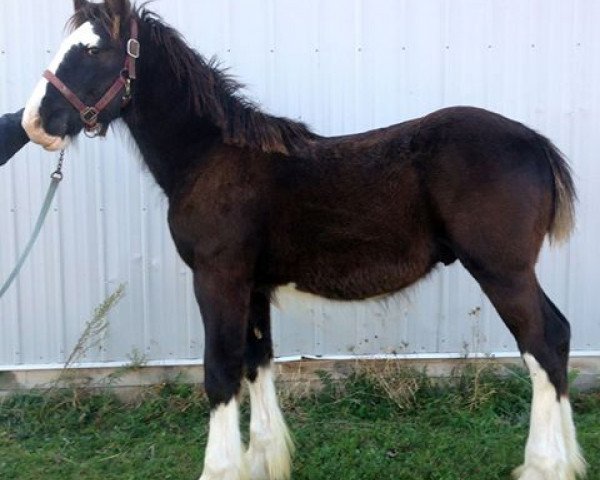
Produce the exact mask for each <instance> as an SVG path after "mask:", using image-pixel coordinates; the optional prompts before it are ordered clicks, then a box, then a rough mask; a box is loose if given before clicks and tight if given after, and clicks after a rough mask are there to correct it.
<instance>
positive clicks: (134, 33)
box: [43, 18, 140, 138]
mask: <svg viewBox="0 0 600 480" xmlns="http://www.w3.org/2000/svg"><path fill="white" fill-rule="evenodd" d="M139 57H140V42H139V41H138V24H137V22H136V21H135V19H134V18H132V19H131V38H130V39H129V40H127V56H126V57H125V66H124V67H123V69H122V70H121V72H120V73H119V76H118V77H117V79H116V80H115V82H114V83H113V84H112V86H111V87H110V88H109V89H108V90H107V91H106V93H105V94H104V95H103V96H102V98H101V99H100V100H98V103H96V104H95V105H94V106H91V107H90V106H88V105H86V104H85V103H83V102H82V101H81V100H80V99H79V97H78V96H77V95H75V94H74V93H73V91H72V90H71V89H70V88H69V87H67V86H66V85H65V84H64V83H63V82H62V81H61V80H60V79H59V78H58V77H57V76H56V75H54V74H53V73H52V72H51V71H50V70H46V71H44V75H43V77H44V78H45V79H46V80H48V81H49V82H50V83H51V84H52V85H54V86H55V87H56V89H57V90H58V91H59V92H60V93H61V94H62V95H63V97H65V98H66V99H67V100H68V101H69V103H70V104H71V105H73V106H74V107H75V108H76V109H77V111H78V112H79V116H80V117H81V121H82V122H83V124H84V132H85V135H86V136H88V137H91V138H93V137H96V136H98V135H104V134H105V133H106V128H105V127H104V126H103V125H102V124H101V123H99V122H98V116H99V115H100V112H102V110H104V109H105V108H106V107H107V106H108V105H109V104H110V102H112V101H113V100H114V98H115V97H116V96H117V95H118V94H119V92H121V90H123V89H125V94H124V95H123V97H122V102H121V108H124V107H125V106H126V105H127V104H128V103H129V101H130V100H131V81H132V80H135V79H136V78H137V75H136V70H135V61H136V60H137V59H138V58H139Z"/></svg>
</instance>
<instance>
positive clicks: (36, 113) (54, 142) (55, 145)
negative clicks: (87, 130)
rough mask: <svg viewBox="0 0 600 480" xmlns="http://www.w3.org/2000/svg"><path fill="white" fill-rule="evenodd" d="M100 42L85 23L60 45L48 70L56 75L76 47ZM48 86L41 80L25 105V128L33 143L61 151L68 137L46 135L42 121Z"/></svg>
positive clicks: (95, 44) (89, 25) (23, 123)
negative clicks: (68, 54) (42, 109)
mask: <svg viewBox="0 0 600 480" xmlns="http://www.w3.org/2000/svg"><path fill="white" fill-rule="evenodd" d="M99 42H100V37H99V36H98V35H96V34H95V33H94V29H93V26H92V24H91V23H90V22H85V23H84V24H83V25H81V26H80V27H79V28H78V29H76V30H75V31H73V33H71V34H70V35H69V36H68V37H67V38H66V39H65V40H64V41H63V42H62V44H61V45H60V48H59V49H58V52H56V55H55V56H54V58H53V59H52V62H50V65H48V68H47V70H50V71H51V72H52V73H54V74H56V71H57V70H58V67H59V66H60V64H61V63H62V61H63V59H64V58H65V55H66V54H67V53H68V52H69V50H71V48H72V47H74V46H75V45H80V44H81V45H84V46H86V47H93V46H97V45H98V43H99ZM47 86H48V80H46V79H45V78H42V79H40V81H39V82H38V83H37V85H36V87H35V89H34V90H33V93H32V94H31V97H29V100H28V101H27V104H26V105H25V111H24V112H23V122H22V125H23V128H24V129H25V131H26V132H27V135H28V136H29V138H30V139H31V141H32V142H35V143H38V144H40V145H42V146H43V147H44V148H45V149H46V150H52V151H53V150H61V149H63V148H65V147H66V145H67V144H68V142H69V141H68V137H67V138H64V139H63V138H61V137H54V136H52V135H49V134H48V133H46V131H45V130H44V128H43V126H42V122H41V119H40V105H41V104H42V99H43V98H44V96H45V95H46V88H47Z"/></svg>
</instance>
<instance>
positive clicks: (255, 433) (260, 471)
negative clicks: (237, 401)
mask: <svg viewBox="0 0 600 480" xmlns="http://www.w3.org/2000/svg"><path fill="white" fill-rule="evenodd" d="M249 390H250V406H251V409H252V410H251V414H250V445H249V448H248V451H247V452H246V458H247V461H248V464H249V465H250V473H251V478H252V480H288V479H289V478H290V475H291V467H292V460H291V459H292V453H293V450H294V445H293V442H292V439H291V437H290V434H289V432H288V429H287V425H286V424H285V420H284V419H283V415H282V414H281V410H280V409H279V404H278V402H277V393H276V391H275V383H274V381H273V372H272V368H271V367H270V366H269V367H260V368H259V369H258V376H257V377H256V380H255V381H254V382H249Z"/></svg>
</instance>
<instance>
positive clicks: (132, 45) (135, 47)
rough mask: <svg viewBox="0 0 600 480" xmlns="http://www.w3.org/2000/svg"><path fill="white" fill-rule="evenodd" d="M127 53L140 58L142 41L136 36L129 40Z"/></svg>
mask: <svg viewBox="0 0 600 480" xmlns="http://www.w3.org/2000/svg"><path fill="white" fill-rule="evenodd" d="M127 55H129V56H130V57H131V58H135V59H138V58H140V42H138V41H137V40H136V39H135V38H130V39H129V40H127Z"/></svg>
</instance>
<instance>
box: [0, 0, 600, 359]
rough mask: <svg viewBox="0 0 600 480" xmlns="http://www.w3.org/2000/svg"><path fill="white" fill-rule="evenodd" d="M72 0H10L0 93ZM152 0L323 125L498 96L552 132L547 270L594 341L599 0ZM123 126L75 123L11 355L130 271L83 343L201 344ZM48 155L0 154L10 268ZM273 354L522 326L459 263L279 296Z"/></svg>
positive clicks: (49, 342) (549, 282) (598, 262)
mask: <svg viewBox="0 0 600 480" xmlns="http://www.w3.org/2000/svg"><path fill="white" fill-rule="evenodd" d="M71 3H72V2H71V1H70V0H61V1H56V0H2V2H0V82H1V83H0V87H1V88H0V111H2V112H4V111H9V110H15V109H17V108H19V107H20V106H22V104H23V103H24V102H25V100H26V99H27V97H28V95H29V93H30V91H31V89H32V88H33V86H34V84H35V82H36V81H37V79H38V78H39V75H40V73H41V71H42V70H43V68H44V67H45V66H46V65H47V64H48V63H49V60H50V59H51V57H52V55H53V52H54V51H55V49H56V48H57V47H58V45H59V43H60V40H61V36H62V32H63V30H62V29H63V25H64V21H65V19H66V18H67V16H68V15H69V14H70V8H71ZM152 8H155V9H156V10H158V11H159V12H160V13H161V14H163V15H164V18H165V19H166V20H167V21H169V22H170V23H172V24H173V25H176V26H177V28H179V29H180V30H181V32H182V33H183V34H184V35H185V36H186V37H187V38H188V40H189V41H190V43H191V44H193V45H194V46H195V47H196V48H197V49H198V50H199V51H200V52H202V53H203V54H205V55H206V56H211V55H213V54H216V55H218V56H219V57H220V58H221V59H222V60H223V62H224V64H225V65H229V66H231V69H232V71H233V72H234V73H235V74H236V75H237V76H238V77H239V78H240V79H242V80H243V81H244V82H245V83H246V85H248V89H247V90H248V94H249V95H250V96H251V97H252V98H254V99H256V100H257V101H259V102H260V103H261V104H262V105H264V107H265V108H266V109H267V110H269V111H271V112H274V113H277V114H283V115H288V116H290V117H292V118H299V119H302V120H304V121H306V122H308V123H310V124H311V125H312V126H313V127H314V128H315V129H316V130H317V131H318V132H320V133H323V134H338V133H350V132H356V131H360V130H364V129H368V128H375V127H379V126H385V125H388V124H390V123H396V122H398V121H401V120H404V119H408V118H412V117H415V116H419V115H422V114H425V113H427V112H430V111H432V110H435V109H437V108H440V107H443V106H448V105H454V104H472V105H478V106H482V107H486V108H489V109H491V110H494V111H497V112H500V113H502V114H504V115H507V116H509V117H512V118H515V119H517V120H520V121H523V122H525V123H526V124H528V125H530V126H532V127H534V128H536V129H538V130H540V131H542V132H544V133H545V134H547V135H548V136H550V137H551V138H552V139H553V140H554V141H555V142H556V143H557V144H558V145H559V146H560V147H561V148H562V149H563V150H564V151H565V152H566V153H567V155H568V156H569V157H570V158H571V161H572V164H573V167H574V170H575V172H576V176H577V183H578V187H579V195H580V199H581V201H580V206H579V227H578V230H577V232H576V234H575V236H574V237H573V239H572V240H571V242H570V243H569V245H567V246H566V247H563V248H560V249H545V250H544V252H543V254H542V257H541V261H540V266H539V272H540V274H541V279H542V283H543V285H544V286H545V288H546V289H547V291H548V292H549V294H550V296H551V297H552V298H553V299H555V301H556V303H557V304H558V305H559V306H560V307H561V308H562V309H563V310H564V311H565V313H566V314H567V315H568V317H569V318H570V319H571V321H572V323H573V331H574V348H575V349H576V350H582V351H583V350H588V351H589V350H598V349H599V346H600V304H599V303H598V302H595V301H594V298H595V295H597V292H596V290H597V285H598V282H597V279H598V273H597V272H598V270H599V268H600V255H599V253H600V251H599V249H598V246H597V239H598V238H600V220H599V218H600V217H599V215H598V212H597V211H596V210H595V208H597V205H598V204H600V188H598V187H599V186H600V162H598V161H597V154H598V152H600V135H598V132H597V129H598V128H599V125H600V93H599V90H598V88H597V86H598V85H599V84H600V30H598V28H597V19H598V18H600V3H599V2H597V1H594V0H527V1H519V2H514V1H509V0H439V1H422V0H375V1H374V0H368V1H367V0H305V1H302V2H299V1H297V0H295V1H291V0H230V1H229V2H223V1H221V0H194V1H191V0H187V1H186V0H179V1H174V0H169V1H168V2H167V1H158V2H155V3H153V4H152ZM126 137H127V134H126V133H122V134H121V133H119V132H115V133H111V134H110V135H109V137H108V139H107V140H106V141H90V140H87V139H81V140H80V142H79V146H78V148H75V149H72V150H70V151H69V152H68V154H67V164H66V178H65V180H64V183H63V185H62V187H61V189H60V192H59V198H58V201H57V203H56V205H55V208H54V209H53V211H52V212H51V214H50V218H49V220H48V222H47V224H46V226H45V229H44V232H43V234H42V236H41V239H40V242H39V244H38V246H37V248H36V249H35V250H34V252H33V254H32V257H31V259H30V260H29V262H28V263H27V265H26V266H25V268H24V270H23V272H22V274H21V276H20V277H19V280H18V283H17V285H16V287H15V288H13V289H12V290H11V291H10V292H9V293H8V294H7V296H6V297H5V298H4V299H2V301H1V302H0V321H1V322H2V335H0V364H4V365H18V364H46V363H54V362H61V361H63V360H64V359H65V355H67V354H68V352H69V351H70V349H71V348H72V347H73V345H74V344H75V342H76V340H77V338H78V336H79V334H80V333H81V331H82V330H83V327H84V325H85V322H86V321H87V320H89V318H90V317H91V312H92V310H93V309H94V307H95V306H97V305H98V304H99V303H100V302H101V301H102V300H103V298H105V296H106V295H107V294H108V293H109V292H111V291H112V290H113V289H114V288H115V287H116V286H117V285H118V284H119V283H125V284H126V286H127V295H126V297H125V299H124V300H123V302H122V303H121V304H120V305H119V306H118V308H117V309H115V310H114V311H113V312H112V314H111V317H110V329H109V332H108V334H107V336H106V338H105V341H104V342H103V344H102V349H100V350H98V351H93V352H90V354H89V355H88V357H87V358H86V359H85V360H86V361H119V360H126V359H127V357H128V355H131V353H132V352H134V351H135V350H137V351H139V352H140V353H142V354H144V355H145V356H146V357H147V358H148V359H150V360H181V359H187V358H198V357H199V356H201V354H202V350H203V338H202V326H201V321H200V317H199V314H198V312H197V307H196V305H195V301H194V298H193V293H192V290H191V276H190V273H189V272H188V271H187V269H186V267H185V266H184V265H183V264H182V263H181V262H180V261H179V259H178V258H177V254H176V253H175V249H174V248H173V244H172V241H171V239H170V237H169V233H168V231H167V228H166V223H165V215H166V207H167V205H166V201H165V199H164V197H163V196H162V194H161V192H160V190H159V189H158V188H157V187H156V186H155V185H154V183H153V181H152V179H151V178H150V177H149V175H148V173H147V172H146V171H145V170H144V169H143V168H142V167H141V162H140V161H139V160H138V159H137V155H136V153H135V152H134V151H133V149H131V148H130V147H128V143H129V142H128V140H127V139H126ZM53 162H54V156H53V155H49V154H47V153H45V152H42V151H41V150H40V149H39V148H36V147H34V146H29V147H27V148H26V149H25V150H24V151H23V152H22V153H20V154H19V155H18V157H16V158H15V160H14V161H12V162H11V163H10V164H9V165H7V166H5V167H3V168H2V169H0V225H2V226H3V232H4V233H3V235H2V248H0V275H1V276H4V275H5V274H7V273H8V272H9V270H10V268H11V267H12V265H13V263H14V261H15V258H16V255H17V251H18V249H20V248H22V246H23V245H24V244H25V242H26V240H27V238H28V235H29V233H30V231H31V228H32V223H33V221H34V217H35V215H36V214H37V209H38V208H39V206H40V204H41V201H42V196H43V193H44V191H45V188H46V183H47V181H48V174H49V172H50V171H51V170H52V169H53ZM281 304H282V309H281V310H280V309H275V330H276V343H277V352H278V354H279V355H295V354H315V355H319V354H322V355H328V354H329V355H346V354H350V353H356V354H375V353H386V352H388V353H389V352H404V353H445V352H455V353H456V352H465V351H469V352H507V351H514V350H515V345H514V341H513V339H512V337H511V336H510V335H509V334H508V332H507V330H506V329H505V327H504V326H503V324H502V323H501V321H500V320H499V319H498V318H497V316H496V314H495V313H494V311H493V308H492V307H491V306H490V304H489V303H488V302H487V301H486V300H485V299H484V297H483V295H482V293H481V292H480V290H479V288H478V286H477V285H476V283H475V282H474V281H473V280H472V279H471V278H470V277H469V276H468V275H467V274H466V273H465V271H464V270H462V268H461V267H460V266H457V265H455V266H452V267H451V268H446V269H441V270H440V271H438V272H436V273H434V274H433V275H431V276H430V277H429V278H428V279H427V280H425V281H423V282H421V283H420V284H418V285H416V286H415V287H413V288H411V289H410V290H409V291H408V293H403V294H400V295H398V296H396V297H394V298H391V299H388V300H385V301H379V302H365V303H348V304H338V303H326V302H323V301H315V300H306V299H305V298H304V297H298V298H292V297H288V296H285V295H284V296H282V297H281Z"/></svg>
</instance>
